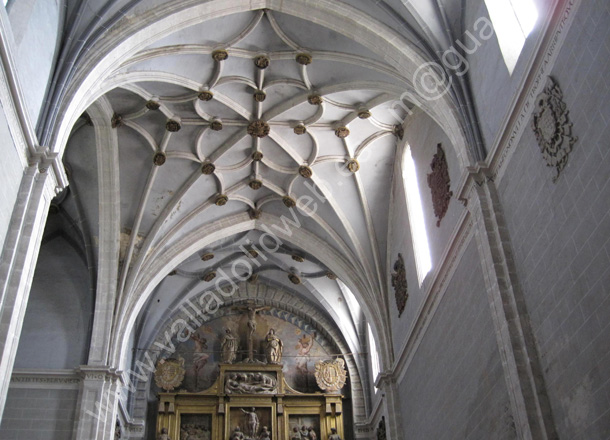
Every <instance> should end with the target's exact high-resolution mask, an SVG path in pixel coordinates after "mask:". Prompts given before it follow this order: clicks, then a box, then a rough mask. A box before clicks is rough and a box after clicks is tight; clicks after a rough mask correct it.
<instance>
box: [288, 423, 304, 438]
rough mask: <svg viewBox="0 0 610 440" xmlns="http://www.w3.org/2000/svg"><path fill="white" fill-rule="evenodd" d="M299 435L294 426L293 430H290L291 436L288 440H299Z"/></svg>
mask: <svg viewBox="0 0 610 440" xmlns="http://www.w3.org/2000/svg"><path fill="white" fill-rule="evenodd" d="M301 439H302V437H301V433H300V432H299V428H297V427H296V426H295V427H294V428H292V436H291V437H290V440H301Z"/></svg>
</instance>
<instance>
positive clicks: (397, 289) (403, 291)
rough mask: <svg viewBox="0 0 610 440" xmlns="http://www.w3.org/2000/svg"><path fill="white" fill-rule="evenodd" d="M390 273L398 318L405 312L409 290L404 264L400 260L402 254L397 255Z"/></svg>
mask: <svg viewBox="0 0 610 440" xmlns="http://www.w3.org/2000/svg"><path fill="white" fill-rule="evenodd" d="M394 270H395V272H392V287H393V288H394V296H395V298H396V308H397V309H398V317H399V318H400V315H402V312H404V311H405V306H406V305H407V299H409V289H408V285H407V273H406V270H405V262H404V260H403V259H402V254H398V259H397V260H396V262H395V263H394Z"/></svg>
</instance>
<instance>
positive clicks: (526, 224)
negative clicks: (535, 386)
mask: <svg viewBox="0 0 610 440" xmlns="http://www.w3.org/2000/svg"><path fill="white" fill-rule="evenodd" d="M609 20H610V6H609V5H608V3H607V2H605V1H603V0H598V1H587V2H582V3H581V5H580V7H579V9H578V11H577V15H576V17H575V21H574V23H573V25H572V27H571V29H570V30H569V33H568V35H567V39H566V41H565V43H564V45H563V47H562V48H561V51H560V53H559V57H558V60H557V62H556V64H555V67H554V69H553V71H552V76H553V77H554V78H555V80H556V81H557V83H558V84H559V86H560V87H561V88H562V89H563V95H564V101H565V102H566V104H567V108H568V110H569V111H570V119H571V121H572V122H573V124H574V126H573V133H574V135H575V136H578V141H577V142H576V144H575V145H574V148H573V151H572V153H571V154H570V156H569V160H568V165H567V167H566V168H565V169H564V171H563V172H562V173H561V175H560V177H559V178H558V180H557V182H556V183H553V182H552V177H553V176H554V175H555V172H554V170H553V169H551V168H548V167H546V166H545V163H546V162H545V161H544V160H543V158H542V155H541V154H540V151H539V147H538V144H537V143H536V139H535V137H534V133H533V131H532V130H531V129H530V128H529V127H527V128H526V130H525V133H524V134H523V136H522V137H521V139H520V142H519V145H518V147H517V148H516V150H515V152H514V156H513V158H512V160H511V162H510V164H509V165H508V168H507V171H506V174H505V176H504V177H503V179H502V182H501V183H500V185H499V189H500V196H501V202H502V204H503V207H504V211H505V215H506V220H507V226H508V230H509V233H510V236H511V239H512V243H513V250H514V257H515V261H516V266H517V273H518V277H519V279H520V281H521V283H522V287H523V291H524V294H525V300H526V303H527V308H528V310H529V315H530V319H531V322H532V327H533V331H534V336H535V338H536V340H537V342H538V346H539V352H540V356H541V362H542V367H543V370H544V375H545V379H546V383H547V390H548V393H549V397H550V400H551V406H552V410H553V414H554V419H555V423H556V425H557V429H558V433H559V437H560V438H570V439H577V438H579V439H593V438H608V436H610V402H609V400H608V398H609V397H608V396H610V382H609V381H608V371H610V338H609V337H608V335H609V334H610V326H609V323H610V300H609V298H608V291H609V290H610V240H609V237H610V214H609V211H608V207H609V206H610V205H609V204H608V201H609V200H610V183H609V177H610V171H609V170H610V155H609V154H608V151H609V150H608V138H609V137H610V125H609V124H608V122H610V103H609V101H608V99H607V94H608V90H609V88H610V82H609V80H608V78H607V71H608V59H609V58H610V32H609V29H608V22H609Z"/></svg>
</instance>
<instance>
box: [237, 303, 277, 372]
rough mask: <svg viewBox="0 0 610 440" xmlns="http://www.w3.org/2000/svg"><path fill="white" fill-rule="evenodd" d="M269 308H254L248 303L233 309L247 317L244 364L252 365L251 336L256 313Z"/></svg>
mask: <svg viewBox="0 0 610 440" xmlns="http://www.w3.org/2000/svg"><path fill="white" fill-rule="evenodd" d="M268 309H269V307H255V305H254V304H252V303H248V304H246V305H245V306H240V307H235V308H234V310H239V311H242V312H246V314H247V316H248V323H247V324H248V358H247V359H246V360H245V361H244V362H249V363H254V362H256V361H255V360H254V342H253V336H254V331H255V330H256V313H257V312H260V311H261V310H268Z"/></svg>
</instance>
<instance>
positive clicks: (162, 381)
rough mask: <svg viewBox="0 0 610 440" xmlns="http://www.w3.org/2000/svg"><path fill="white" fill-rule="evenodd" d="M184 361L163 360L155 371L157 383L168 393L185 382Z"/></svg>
mask: <svg viewBox="0 0 610 440" xmlns="http://www.w3.org/2000/svg"><path fill="white" fill-rule="evenodd" d="M184 373H185V369H184V359H183V358H182V357H178V359H173V358H170V359H161V360H160V361H159V363H158V364H157V368H156V369H155V383H156V384H157V386H158V387H159V388H161V389H163V390H165V391H166V392H170V391H172V390H173V389H175V388H178V387H179V386H180V385H182V381H183V380H184Z"/></svg>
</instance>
